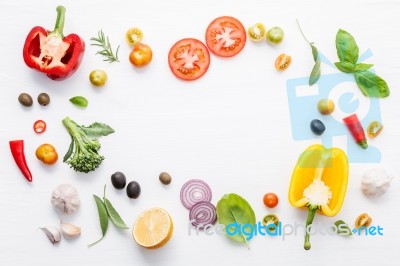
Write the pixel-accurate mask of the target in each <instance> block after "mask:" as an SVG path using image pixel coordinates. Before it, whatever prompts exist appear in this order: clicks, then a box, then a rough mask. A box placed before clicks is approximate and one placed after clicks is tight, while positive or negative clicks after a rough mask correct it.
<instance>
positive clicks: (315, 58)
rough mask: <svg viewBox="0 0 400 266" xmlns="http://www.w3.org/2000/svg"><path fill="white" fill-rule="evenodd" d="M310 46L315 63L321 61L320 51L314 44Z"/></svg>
mask: <svg viewBox="0 0 400 266" xmlns="http://www.w3.org/2000/svg"><path fill="white" fill-rule="evenodd" d="M310 46H311V51H312V55H313V58H314V62H317V61H318V59H319V56H318V49H317V47H315V46H314V45H313V44H310Z"/></svg>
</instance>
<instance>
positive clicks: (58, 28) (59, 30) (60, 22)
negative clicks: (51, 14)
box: [51, 6, 66, 38]
mask: <svg viewBox="0 0 400 266" xmlns="http://www.w3.org/2000/svg"><path fill="white" fill-rule="evenodd" d="M56 10H57V19H56V25H55V26H54V30H53V31H52V32H51V33H52V34H54V35H58V36H60V37H61V38H64V33H63V30H64V22H65V11H66V9H65V7H63V6H58V7H57V9H56Z"/></svg>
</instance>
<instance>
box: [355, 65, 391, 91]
mask: <svg viewBox="0 0 400 266" xmlns="http://www.w3.org/2000/svg"><path fill="white" fill-rule="evenodd" d="M354 77H355V79H356V82H357V85H358V87H359V88H360V89H361V91H362V93H363V94H364V95H365V96H369V97H379V98H384V97H388V96H389V95H390V90H389V87H388V85H387V83H386V81H384V80H383V79H382V78H381V77H379V76H378V75H376V74H374V73H372V72H370V71H360V72H355V73H354Z"/></svg>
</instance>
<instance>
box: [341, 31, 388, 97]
mask: <svg viewBox="0 0 400 266" xmlns="http://www.w3.org/2000/svg"><path fill="white" fill-rule="evenodd" d="M336 51H337V55H338V58H339V60H340V62H336V63H335V65H336V67H337V68H338V69H339V70H340V71H342V72H345V73H353V74H354V78H355V80H356V83H357V86H358V87H359V88H360V89H361V92H362V93H363V94H364V95H365V96H368V97H378V98H384V97H388V96H389V95H390V90H389V86H388V84H387V83H386V81H385V80H383V79H382V78H381V77H379V76H378V75H376V74H375V73H373V72H371V71H369V69H370V68H371V67H373V65H372V64H364V63H357V61H358V53H359V49H358V46H357V43H356V41H355V40H354V38H353V36H351V34H350V33H348V32H347V31H345V30H342V29H339V31H338V32H337V34H336Z"/></svg>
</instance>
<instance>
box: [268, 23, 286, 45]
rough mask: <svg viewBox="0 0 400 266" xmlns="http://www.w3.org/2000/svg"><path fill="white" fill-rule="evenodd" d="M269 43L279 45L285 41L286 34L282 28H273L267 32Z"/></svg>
mask: <svg viewBox="0 0 400 266" xmlns="http://www.w3.org/2000/svg"><path fill="white" fill-rule="evenodd" d="M266 37H267V41H269V42H270V43H272V44H279V43H281V42H282V41H283V38H284V37H285V34H284V32H283V30H282V29H281V28H280V27H273V28H271V29H269V30H268V31H267V35H266Z"/></svg>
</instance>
